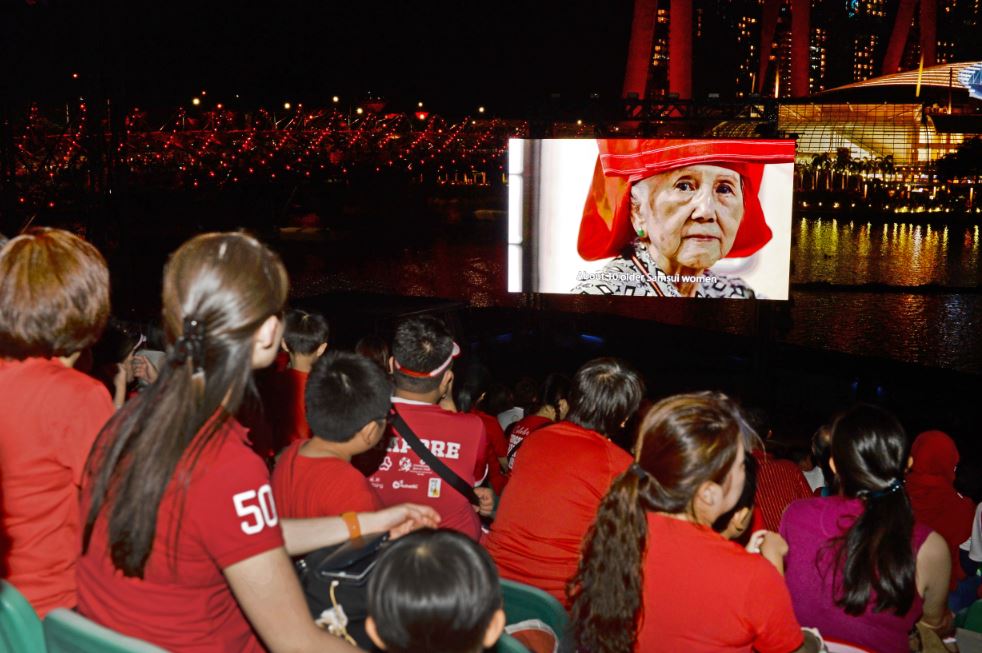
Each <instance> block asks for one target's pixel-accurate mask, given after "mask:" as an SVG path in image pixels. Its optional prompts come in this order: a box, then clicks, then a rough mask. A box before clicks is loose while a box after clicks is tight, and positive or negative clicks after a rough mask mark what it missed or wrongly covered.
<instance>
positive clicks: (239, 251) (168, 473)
mask: <svg viewBox="0 0 982 653" xmlns="http://www.w3.org/2000/svg"><path fill="white" fill-rule="evenodd" d="M286 295H287V276H286V270H285V269H284V267H283V264H282V262H281V261H280V259H279V257H278V256H276V255H275V254H273V253H272V252H271V251H270V250H269V249H267V248H266V247H265V246H264V245H262V244H261V243H259V242H258V241H256V240H255V239H253V238H251V237H249V236H246V235H244V234H240V233H212V234H204V235H201V236H197V237H196V238H193V239H191V240H190V241H188V242H186V243H185V244H184V245H182V246H181V247H180V249H178V250H177V251H176V252H174V254H173V255H171V258H170V260H169V261H168V262H167V266H166V267H165V268H164V290H163V322H164V332H165V337H166V340H167V354H168V355H167V361H168V364H165V365H163V366H162V369H161V370H160V375H159V377H158V378H157V381H156V382H155V383H154V384H153V385H151V386H150V387H149V388H147V389H146V390H145V391H143V392H142V393H141V394H140V395H139V396H138V397H137V398H136V399H134V400H133V401H131V402H129V403H128V404H126V406H125V407H124V408H123V409H122V410H121V411H120V412H118V413H117V414H116V415H115V416H114V417H113V419H111V420H110V421H109V423H108V424H106V426H105V427H104V428H103V430H102V432H101V433H100V434H99V438H98V440H97V441H96V444H95V446H94V447H93V451H92V454H91V455H90V457H89V460H88V463H87V465H86V484H87V485H89V486H90V488H91V503H90V506H89V511H88V515H87V517H86V520H85V529H84V532H83V544H82V546H83V551H85V550H87V549H88V545H89V541H90V538H91V536H92V529H93V527H94V525H95V522H96V519H97V518H98V517H99V514H100V513H101V512H102V511H103V510H105V512H106V513H107V516H106V518H107V520H108V531H109V546H110V554H111V557H112V561H113V565H114V566H115V567H116V568H117V569H119V570H121V571H122V572H123V574H124V575H126V576H135V577H139V578H142V577H143V570H144V566H145V565H146V561H147V558H149V556H150V553H151V549H152V547H153V542H154V536H155V533H156V528H157V512H158V508H159V506H160V502H161V498H162V497H163V495H164V491H165V490H166V488H167V486H168V484H169V483H170V482H171V479H172V477H173V476H174V473H175V470H176V469H177V466H178V463H182V461H183V463H182V464H187V465H188V473H190V470H192V469H193V468H194V465H195V463H196V461H197V460H198V457H199V456H200V455H201V453H202V451H204V450H205V448H206V447H208V446H209V444H211V443H212V442H213V441H214V440H215V436H216V434H218V433H220V432H221V427H222V425H223V424H224V423H225V422H226V421H227V420H228V418H229V417H230V415H232V414H234V413H235V411H236V410H237V409H238V407H239V405H240V403H241V401H242V397H243V395H244V394H245V392H246V389H247V388H248V387H250V384H251V380H252V369H251V368H252V347H253V338H254V336H255V333H256V331H257V329H259V327H260V326H261V325H262V324H263V322H265V321H266V320H267V319H268V318H269V317H270V316H271V315H274V314H276V313H277V312H279V311H280V310H281V309H282V307H283V304H284V302H285V301H286ZM175 538H176V530H175Z"/></svg>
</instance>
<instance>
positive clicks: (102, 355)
mask: <svg viewBox="0 0 982 653" xmlns="http://www.w3.org/2000/svg"><path fill="white" fill-rule="evenodd" d="M139 341H140V336H139V334H136V333H133V330H132V329H129V328H127V327H126V325H124V324H123V323H122V322H120V321H119V320H116V319H115V318H110V319H109V322H108V324H106V328H105V330H104V331H103V332H102V336H101V337H100V338H99V341H98V342H96V343H95V344H94V345H92V376H94V377H96V378H97V379H99V380H100V381H102V384H103V385H105V386H106V388H108V390H109V394H110V395H111V394H113V392H114V391H115V386H114V381H113V379H114V378H115V376H116V372H117V370H118V369H119V368H118V367H117V365H119V364H120V363H122V362H123V361H125V360H126V357H127V356H128V355H129V354H130V353H132V351H133V349H134V348H135V347H136V345H137V343H138V342H139Z"/></svg>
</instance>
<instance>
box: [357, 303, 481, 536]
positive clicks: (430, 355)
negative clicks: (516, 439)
mask: <svg viewBox="0 0 982 653" xmlns="http://www.w3.org/2000/svg"><path fill="white" fill-rule="evenodd" d="M392 354H393V355H392V357H390V359H389V361H390V365H391V367H392V376H393V380H394V382H395V396H394V397H393V399H392V403H393V406H394V407H395V409H396V411H397V412H398V413H399V415H401V416H402V418H403V419H404V420H405V421H406V424H408V425H409V427H410V428H411V429H412V430H413V432H414V433H415V434H416V435H417V436H418V437H419V438H420V439H421V440H422V441H423V444H424V445H425V446H426V447H427V448H428V449H429V450H430V452H431V453H432V454H433V455H434V456H436V457H437V458H439V459H441V461H442V462H443V463H444V464H445V465H446V466H447V467H449V468H450V469H452V470H453V471H454V472H455V473H456V474H457V476H459V477H460V478H462V479H463V480H464V481H465V482H467V483H468V484H469V485H471V486H476V485H478V484H479V483H480V482H481V480H482V479H483V478H484V476H485V475H486V474H487V462H486V461H487V458H486V452H487V448H488V444H487V436H486V435H485V431H484V424H483V422H481V418H480V417H478V416H476V415H469V414H466V413H457V412H452V411H451V410H447V409H445V408H443V405H444V404H443V402H446V401H447V400H448V398H450V397H451V387H452V384H453V378H454V377H453V372H452V371H451V370H450V368H451V366H452V365H453V360H454V358H455V357H456V356H458V355H459V354H460V347H458V346H457V343H455V342H454V341H453V338H452V337H451V335H450V332H449V331H447V327H446V325H444V324H443V322H441V321H440V320H439V319H437V318H435V317H432V316H422V317H414V318H410V319H407V320H405V321H404V322H402V323H401V324H400V325H399V326H398V327H397V328H396V333H395V338H394V339H393V343H392ZM448 406H452V402H451V403H450V404H449V405H448ZM369 480H370V482H371V484H372V486H373V487H374V488H375V489H376V490H377V491H378V493H379V495H380V496H381V497H382V502H383V503H384V504H385V505H387V506H391V505H395V504H398V503H404V502H406V501H415V502H419V503H422V504H427V505H429V506H431V507H433V508H434V509H435V510H436V511H437V512H438V513H440V517H441V521H440V527H441V528H450V529H453V530H457V531H460V532H462V533H464V534H465V535H469V536H470V537H471V538H472V539H475V540H476V539H478V537H480V535H481V522H480V519H479V518H478V515H477V512H476V508H475V507H473V506H472V505H471V503H470V501H468V499H466V498H465V497H464V496H463V495H462V494H461V493H460V492H458V491H457V490H455V489H454V488H453V486H451V485H450V484H449V483H447V482H446V481H444V480H443V479H442V478H441V477H440V476H439V475H438V474H437V473H436V472H434V471H433V470H432V469H430V467H429V465H427V464H426V463H425V462H423V461H422V460H420V458H419V456H417V455H416V453H415V452H414V451H413V450H412V449H411V448H410V447H409V445H408V443H407V442H406V441H405V440H403V438H402V437H401V436H400V435H399V434H398V433H396V432H395V431H394V430H392V429H390V430H389V432H388V434H387V440H386V451H385V456H384V458H383V459H382V461H381V463H380V464H379V465H378V467H377V469H375V470H374V472H373V473H372V476H371V478H370V479H369ZM475 492H476V493H477V494H478V495H479V496H480V498H481V511H482V514H484V513H488V514H490V512H491V510H492V507H493V502H494V497H493V493H492V492H491V491H490V490H487V489H486V488H475Z"/></svg>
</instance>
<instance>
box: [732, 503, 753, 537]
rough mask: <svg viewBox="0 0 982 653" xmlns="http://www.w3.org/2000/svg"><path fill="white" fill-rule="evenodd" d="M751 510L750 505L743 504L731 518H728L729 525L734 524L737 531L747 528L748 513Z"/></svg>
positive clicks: (748, 524)
mask: <svg viewBox="0 0 982 653" xmlns="http://www.w3.org/2000/svg"><path fill="white" fill-rule="evenodd" d="M751 512H753V508H751V507H750V506H744V507H743V508H740V509H739V510H737V511H736V512H735V513H734V514H733V519H731V520H730V524H731V525H735V526H736V528H737V530H738V531H739V532H741V533H742V532H743V531H745V530H747V527H748V526H750V513H751Z"/></svg>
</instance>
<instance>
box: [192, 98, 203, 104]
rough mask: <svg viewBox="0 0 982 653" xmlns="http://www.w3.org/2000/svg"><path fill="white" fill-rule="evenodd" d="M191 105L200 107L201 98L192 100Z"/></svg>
mask: <svg viewBox="0 0 982 653" xmlns="http://www.w3.org/2000/svg"><path fill="white" fill-rule="evenodd" d="M191 104H193V105H194V106H198V105H199V104H201V98H199V97H196V98H191Z"/></svg>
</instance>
